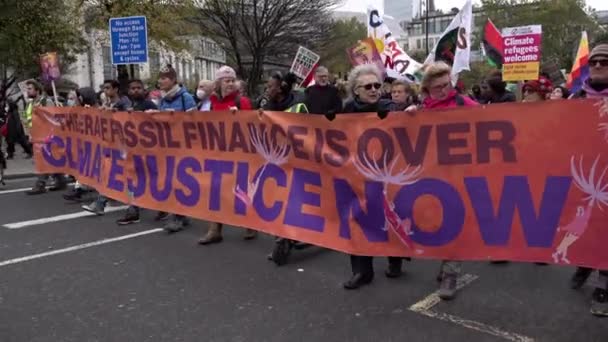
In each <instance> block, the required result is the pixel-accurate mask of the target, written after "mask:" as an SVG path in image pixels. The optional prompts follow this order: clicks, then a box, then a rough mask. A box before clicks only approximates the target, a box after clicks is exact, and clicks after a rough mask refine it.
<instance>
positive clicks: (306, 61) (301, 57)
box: [290, 46, 321, 80]
mask: <svg viewBox="0 0 608 342" xmlns="http://www.w3.org/2000/svg"><path fill="white" fill-rule="evenodd" d="M320 58H321V57H320V56H319V55H317V54H316V53H314V52H313V51H311V50H309V49H307V48H305V47H303V46H300V47H299V48H298V53H296V57H295V58H294V59H293V62H292V63H291V69H290V71H291V72H292V73H294V74H295V75H296V76H298V77H299V78H300V79H302V80H304V79H306V77H308V75H309V74H310V72H311V71H312V70H313V69H314V67H315V65H316V64H317V63H318V62H319V59H320Z"/></svg>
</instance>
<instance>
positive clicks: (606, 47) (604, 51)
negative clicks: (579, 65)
mask: <svg viewBox="0 0 608 342" xmlns="http://www.w3.org/2000/svg"><path fill="white" fill-rule="evenodd" d="M598 56H604V57H608V44H599V45H597V46H596V47H594V48H593V50H591V55H590V56H589V60H592V59H593V57H598Z"/></svg>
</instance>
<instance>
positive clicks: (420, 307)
mask: <svg viewBox="0 0 608 342" xmlns="http://www.w3.org/2000/svg"><path fill="white" fill-rule="evenodd" d="M477 278H478V276H476V275H474V274H465V275H463V276H462V277H460V278H458V282H457V285H456V289H457V290H461V289H462V288H464V287H465V286H468V285H470V284H471V283H472V282H473V281H475V280H476V279H477ZM440 302H441V298H439V295H438V292H434V293H432V294H430V295H428V296H427V297H425V298H424V299H422V300H421V301H419V302H417V303H415V304H413V305H412V306H410V307H409V310H410V311H413V312H416V313H419V314H421V315H423V316H427V317H430V318H435V319H438V320H440V321H444V322H449V323H453V324H457V325H460V326H462V327H465V328H467V329H471V330H475V331H479V332H482V333H486V334H489V335H492V336H496V337H500V338H502V339H505V340H507V341H514V342H534V339H533V338H530V337H527V336H523V335H520V334H516V333H512V332H509V331H504V330H502V329H499V328H497V327H493V326H491V325H487V324H485V323H481V322H477V321H472V320H468V319H465V318H462V317H458V316H454V315H450V314H447V313H442V312H437V311H434V310H431V309H432V308H433V307H434V306H435V305H437V304H439V303H440Z"/></svg>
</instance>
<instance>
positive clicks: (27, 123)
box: [23, 101, 34, 128]
mask: <svg viewBox="0 0 608 342" xmlns="http://www.w3.org/2000/svg"><path fill="white" fill-rule="evenodd" d="M33 111H34V102H33V101H32V102H30V103H28V105H27V107H26V108H25V112H24V113H23V119H24V121H25V126H27V128H32V112H33Z"/></svg>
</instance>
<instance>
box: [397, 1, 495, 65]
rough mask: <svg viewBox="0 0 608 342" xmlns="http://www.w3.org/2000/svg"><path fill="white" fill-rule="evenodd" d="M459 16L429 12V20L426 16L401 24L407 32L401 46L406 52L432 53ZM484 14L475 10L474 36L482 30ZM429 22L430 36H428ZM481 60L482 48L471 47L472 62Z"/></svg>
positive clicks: (452, 12)
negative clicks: (427, 50)
mask: <svg viewBox="0 0 608 342" xmlns="http://www.w3.org/2000/svg"><path fill="white" fill-rule="evenodd" d="M456 14H458V11H454V10H453V11H450V12H447V13H444V12H441V11H435V12H429V15H428V18H427V16H426V15H423V16H420V17H417V18H414V19H413V20H412V21H410V22H403V21H402V22H401V23H400V25H401V26H402V27H403V29H404V30H405V31H406V32H407V35H406V37H407V38H405V39H402V40H400V41H399V42H400V45H401V46H402V47H403V49H404V50H405V51H425V52H426V47H427V37H428V47H429V51H432V49H433V47H435V44H437V42H439V39H440V38H441V35H442V33H443V32H444V31H445V30H446V29H447V27H448V26H449V25H450V23H451V22H452V19H454V17H455V16H456ZM482 16H483V15H482V12H481V10H480V9H479V8H473V18H474V19H473V23H474V24H473V32H474V33H473V36H474V35H475V33H476V32H479V31H480V30H481V29H482V25H483V23H481V22H482V21H483V18H482ZM427 20H428V36H427ZM479 59H481V51H480V46H472V47H471V60H472V61H476V60H479Z"/></svg>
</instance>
